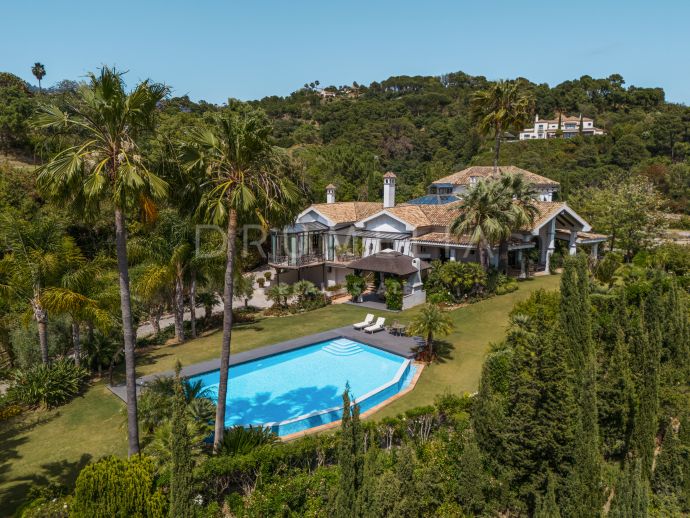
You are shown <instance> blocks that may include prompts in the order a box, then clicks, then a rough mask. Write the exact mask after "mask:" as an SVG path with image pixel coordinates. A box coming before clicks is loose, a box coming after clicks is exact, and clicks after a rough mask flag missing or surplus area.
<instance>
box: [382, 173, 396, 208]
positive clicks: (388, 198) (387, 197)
mask: <svg viewBox="0 0 690 518" xmlns="http://www.w3.org/2000/svg"><path fill="white" fill-rule="evenodd" d="M395 178H396V177H395V173H391V172H390V171H389V172H387V173H386V174H384V175H383V208H384V209H387V208H390V207H395Z"/></svg>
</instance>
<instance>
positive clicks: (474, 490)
mask: <svg viewBox="0 0 690 518" xmlns="http://www.w3.org/2000/svg"><path fill="white" fill-rule="evenodd" d="M459 468H460V474H459V476H458V480H457V484H458V485H457V490H458V498H459V500H460V503H461V505H462V508H463V509H464V510H466V511H468V512H470V513H472V514H476V515H481V514H482V511H483V509H484V506H485V505H486V499H485V497H484V491H485V489H486V486H487V473H486V470H485V469H484V460H483V458H482V452H481V451H480V450H479V446H478V445H477V442H476V441H475V439H474V435H470V436H469V437H468V438H467V439H466V440H465V444H464V448H463V450H462V454H461V455H460V459H459Z"/></svg>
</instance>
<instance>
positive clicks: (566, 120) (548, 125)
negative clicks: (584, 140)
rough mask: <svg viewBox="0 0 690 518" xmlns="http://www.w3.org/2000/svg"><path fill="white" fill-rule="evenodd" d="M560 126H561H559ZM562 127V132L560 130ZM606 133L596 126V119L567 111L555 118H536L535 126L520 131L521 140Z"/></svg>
mask: <svg viewBox="0 0 690 518" xmlns="http://www.w3.org/2000/svg"><path fill="white" fill-rule="evenodd" d="M559 126H560V128H559ZM559 129H560V132H559ZM580 133H582V135H604V134H605V131H604V130H602V129H599V128H597V127H595V126H594V121H593V120H592V119H590V118H589V117H583V116H582V115H580V116H579V117H571V116H569V115H566V114H565V113H560V114H559V113H556V118H555V119H541V120H540V119H539V115H537V116H536V117H535V118H534V126H533V127H531V128H525V129H524V130H522V131H521V132H520V140H531V139H547V138H558V137H563V138H572V137H574V136H576V135H579V134H580Z"/></svg>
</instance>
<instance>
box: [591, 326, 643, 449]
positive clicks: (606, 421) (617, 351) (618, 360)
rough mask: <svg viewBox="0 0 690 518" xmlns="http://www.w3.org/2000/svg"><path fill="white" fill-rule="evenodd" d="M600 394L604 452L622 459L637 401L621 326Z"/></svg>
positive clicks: (602, 379)
mask: <svg viewBox="0 0 690 518" xmlns="http://www.w3.org/2000/svg"><path fill="white" fill-rule="evenodd" d="M619 322H621V320H619ZM599 394H600V397H599V398H598V401H599V418H600V423H601V433H602V436H603V438H604V443H605V445H606V450H607V452H608V454H609V455H614V456H617V457H619V458H621V459H622V458H624V457H625V455H626V454H627V452H628V450H629V449H630V440H631V436H632V431H633V424H634V422H635V415H636V413H637V397H636V395H635V385H634V383H633V380H632V371H631V370H630V354H629V351H628V346H627V344H626V342H625V333H624V331H623V328H622V327H621V325H620V324H619V325H617V326H616V339H615V343H614V346H613V351H612V352H611V356H610V358H608V363H607V365H606V369H605V372H604V374H603V376H602V378H601V383H600V388H599Z"/></svg>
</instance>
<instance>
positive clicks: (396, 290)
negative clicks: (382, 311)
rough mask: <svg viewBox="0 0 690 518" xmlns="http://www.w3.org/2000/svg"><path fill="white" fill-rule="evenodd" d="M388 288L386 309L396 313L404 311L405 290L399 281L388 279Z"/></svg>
mask: <svg viewBox="0 0 690 518" xmlns="http://www.w3.org/2000/svg"><path fill="white" fill-rule="evenodd" d="M384 284H385V286H386V307H387V308H388V309H392V310H394V311H398V310H401V309H402V305H403V304H402V303H403V288H402V284H401V283H400V281H399V280H398V279H393V278H388V279H386V280H385V281H384Z"/></svg>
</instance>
